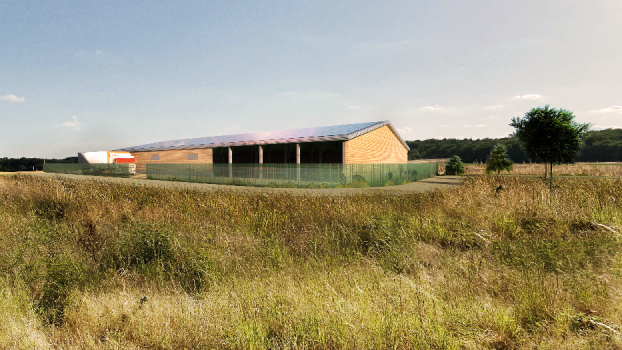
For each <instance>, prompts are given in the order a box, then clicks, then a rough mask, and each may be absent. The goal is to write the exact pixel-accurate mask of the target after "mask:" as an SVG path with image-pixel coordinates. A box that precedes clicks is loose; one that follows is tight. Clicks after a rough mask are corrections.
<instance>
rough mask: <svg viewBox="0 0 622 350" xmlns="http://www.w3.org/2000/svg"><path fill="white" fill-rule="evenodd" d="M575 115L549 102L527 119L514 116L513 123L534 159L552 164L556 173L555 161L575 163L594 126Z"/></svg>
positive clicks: (511, 124) (521, 140)
mask: <svg viewBox="0 0 622 350" xmlns="http://www.w3.org/2000/svg"><path fill="white" fill-rule="evenodd" d="M574 118H575V116H574V114H573V113H572V112H571V111H568V110H565V109H555V108H550V107H549V105H546V106H544V108H541V107H537V108H533V109H531V110H530V111H529V112H527V113H525V117H523V118H512V123H510V126H513V127H514V128H516V131H515V132H514V134H513V136H515V137H516V138H517V139H518V140H519V141H520V143H521V145H522V146H523V149H524V150H525V152H526V153H527V155H528V156H529V157H530V158H532V159H535V160H541V161H543V162H544V163H547V164H550V166H551V176H552V172H553V165H554V164H571V163H574V162H575V159H576V158H577V154H578V153H579V151H580V150H581V143H582V141H583V139H584V138H585V136H586V134H587V131H588V129H589V128H590V124H589V123H585V124H579V123H577V122H575V121H574Z"/></svg>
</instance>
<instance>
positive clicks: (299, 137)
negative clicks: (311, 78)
mask: <svg viewBox="0 0 622 350" xmlns="http://www.w3.org/2000/svg"><path fill="white" fill-rule="evenodd" d="M408 150H409V148H408V146H407V145H406V143H405V142H404V140H402V138H401V137H400V135H399V134H398V133H397V131H396V130H395V128H394V127H393V126H392V125H391V123H390V122H389V121H381V122H371V123H356V124H346V125H333V126H323V127H315V128H304V129H293V130H283V131H274V132H259V133H248V134H237V135H225V136H210V137H199V138H191V139H181V140H173V141H163V142H155V143H150V144H145V145H140V146H134V147H127V148H123V149H118V150H117V151H124V152H130V153H131V154H132V156H134V158H135V159H136V164H137V165H139V166H142V165H143V164H153V163H156V164H157V163H160V164H191V163H196V164H219V163H224V164H227V163H229V164H236V163H238V164H242V163H244V164H253V163H255V164H278V163H286V164H313V163H315V164H333V163H337V164H379V163H385V164H401V163H406V162H407V158H408Z"/></svg>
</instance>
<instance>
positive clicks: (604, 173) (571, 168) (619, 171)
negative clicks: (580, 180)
mask: <svg viewBox="0 0 622 350" xmlns="http://www.w3.org/2000/svg"><path fill="white" fill-rule="evenodd" d="M444 171H445V167H444V166H440V167H439V172H440V173H443V172H444ZM485 173H486V163H479V164H467V165H465V173H464V174H465V175H484V174H485ZM506 174H512V175H539V176H543V175H544V164H536V163H514V164H513V169H512V171H511V172H510V173H508V172H506V171H503V172H501V175H506ZM557 176H599V177H622V164H620V163H576V164H562V165H555V166H554V167H553V177H557Z"/></svg>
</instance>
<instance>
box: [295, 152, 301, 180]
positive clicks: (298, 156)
mask: <svg viewBox="0 0 622 350" xmlns="http://www.w3.org/2000/svg"><path fill="white" fill-rule="evenodd" d="M296 172H297V176H298V182H300V144H299V143H297V144H296Z"/></svg>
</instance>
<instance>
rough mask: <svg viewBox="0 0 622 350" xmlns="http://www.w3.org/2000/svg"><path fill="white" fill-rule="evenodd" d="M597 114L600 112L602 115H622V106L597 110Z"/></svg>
mask: <svg viewBox="0 0 622 350" xmlns="http://www.w3.org/2000/svg"><path fill="white" fill-rule="evenodd" d="M595 112H600V113H620V114H622V106H611V107H609V108H603V109H599V110H596V111H595Z"/></svg>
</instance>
